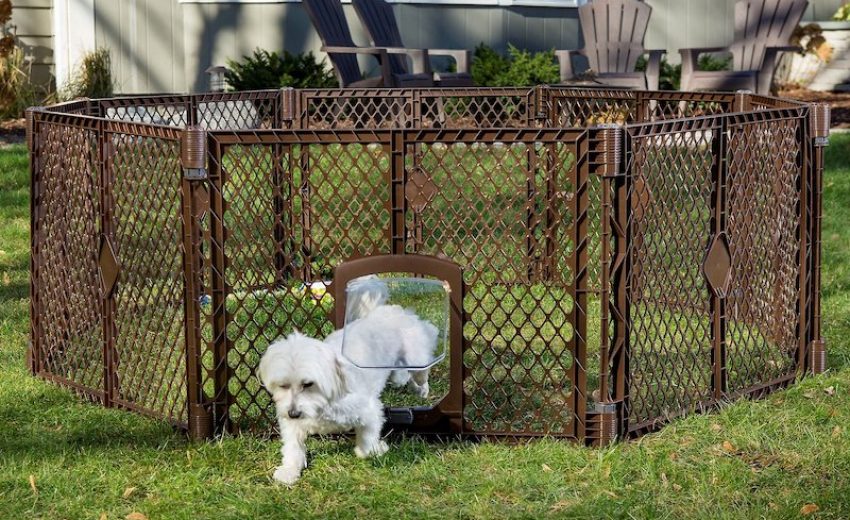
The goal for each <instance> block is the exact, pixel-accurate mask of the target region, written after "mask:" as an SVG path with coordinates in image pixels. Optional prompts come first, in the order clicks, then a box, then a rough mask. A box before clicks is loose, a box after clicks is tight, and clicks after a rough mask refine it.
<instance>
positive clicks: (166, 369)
mask: <svg viewBox="0 0 850 520" xmlns="http://www.w3.org/2000/svg"><path fill="white" fill-rule="evenodd" d="M176 135H177V133H176V132H175V136H176ZM106 139H107V140H108V141H107V142H109V143H110V145H111V147H112V150H113V156H112V158H111V166H112V168H111V175H112V177H111V182H112V188H111V190H112V198H113V201H114V214H113V220H114V228H115V231H114V239H113V241H112V243H113V246H114V248H115V253H116V255H117V257H118V259H119V263H120V265H121V271H120V273H121V274H120V281H119V283H118V285H117V288H116V290H115V297H114V298H115V361H114V363H115V367H114V369H115V371H116V379H117V387H116V396H115V400H116V402H117V403H119V404H122V405H125V406H129V407H137V408H140V409H142V410H143V411H146V412H148V413H151V414H153V415H156V416H159V417H165V418H167V419H170V420H175V421H179V422H184V423H185V421H186V419H187V417H186V411H187V407H186V353H185V339H184V335H183V334H184V303H183V291H184V279H183V256H182V241H183V237H182V232H183V227H182V225H181V220H182V217H181V191H180V183H181V179H182V169H181V166H180V142H179V141H178V140H176V139H162V138H154V137H144V136H141V135H130V134H106Z"/></svg>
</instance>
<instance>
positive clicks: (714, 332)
mask: <svg viewBox="0 0 850 520" xmlns="http://www.w3.org/2000/svg"><path fill="white" fill-rule="evenodd" d="M728 131H729V125H728V120H727V119H726V118H725V117H723V118H721V119H720V128H719V129H715V130H714V135H713V136H712V139H711V157H712V166H711V170H712V171H711V177H712V179H711V184H712V196H711V208H710V211H711V221H710V224H709V225H710V229H711V236H710V237H709V239H710V242H709V248H708V251H707V253H706V257H705V260H704V261H703V274H704V275H705V277H706V280H707V282H708V291H709V294H710V299H711V302H710V304H709V319H710V320H711V367H712V375H711V388H712V397H713V398H714V399H715V400H720V399H722V398H723V396H724V395H725V394H726V386H727V367H726V297H727V293H728V289H729V287H728V286H729V280H730V279H731V272H732V256H731V252H730V250H729V238H728V236H727V227H728V218H727V217H728V196H727V193H728V190H727V180H728V176H729V164H728V160H727V157H726V151H727V149H728V146H729V143H728V141H729V134H728ZM742 131H744V130H742Z"/></svg>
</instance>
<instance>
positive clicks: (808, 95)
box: [779, 89, 850, 128]
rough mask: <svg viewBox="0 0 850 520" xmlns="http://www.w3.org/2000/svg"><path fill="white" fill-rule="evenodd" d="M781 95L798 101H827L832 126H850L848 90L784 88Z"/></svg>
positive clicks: (849, 97) (849, 93)
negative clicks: (826, 90)
mask: <svg viewBox="0 0 850 520" xmlns="http://www.w3.org/2000/svg"><path fill="white" fill-rule="evenodd" d="M779 95H780V96H782V97H787V98H791V99H798V100H800V101H808V102H819V103H829V106H830V108H831V114H832V128H850V92H815V91H813V90H805V89H796V90H784V91H782V92H780V93H779Z"/></svg>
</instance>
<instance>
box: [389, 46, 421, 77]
mask: <svg viewBox="0 0 850 520" xmlns="http://www.w3.org/2000/svg"><path fill="white" fill-rule="evenodd" d="M381 49H383V50H384V51H386V53H387V54H404V55H406V56H407V57H409V58H410V61H411V62H412V63H413V71H412V72H413V74H423V73H429V74H430V72H431V64H430V63H428V50H426V49H408V48H406V47H381Z"/></svg>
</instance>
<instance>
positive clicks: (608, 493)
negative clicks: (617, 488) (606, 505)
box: [603, 489, 619, 498]
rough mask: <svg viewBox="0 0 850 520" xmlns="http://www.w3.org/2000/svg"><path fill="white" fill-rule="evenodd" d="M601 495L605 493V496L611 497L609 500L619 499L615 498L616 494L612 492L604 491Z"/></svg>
mask: <svg viewBox="0 0 850 520" xmlns="http://www.w3.org/2000/svg"><path fill="white" fill-rule="evenodd" d="M603 493H605V494H606V495H608V496H609V497H611V498H619V497H618V496H617V493H614V492H613V491H609V490H607V489H606V490H605V491H603Z"/></svg>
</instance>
